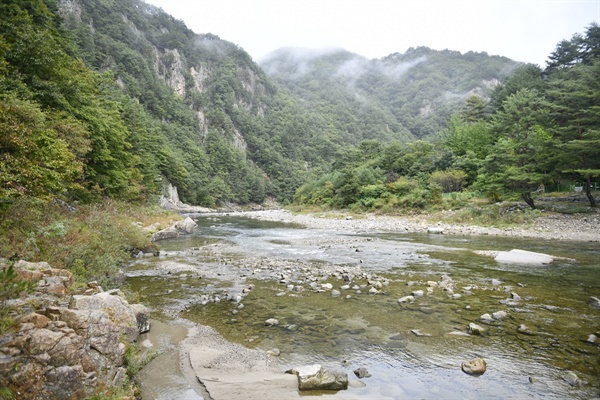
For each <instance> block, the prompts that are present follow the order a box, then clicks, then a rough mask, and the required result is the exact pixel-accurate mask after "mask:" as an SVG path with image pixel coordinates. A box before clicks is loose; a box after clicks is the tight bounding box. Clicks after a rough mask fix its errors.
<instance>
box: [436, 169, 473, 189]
mask: <svg viewBox="0 0 600 400" xmlns="http://www.w3.org/2000/svg"><path fill="white" fill-rule="evenodd" d="M466 178H467V174H466V173H465V172H464V171H459V170H455V169H454V170H453V169H449V170H446V171H435V172H433V173H432V174H431V176H430V177H429V182H430V183H435V184H437V185H439V186H440V187H441V189H442V192H443V193H452V192H460V191H462V188H463V185H464V183H465V179H466Z"/></svg>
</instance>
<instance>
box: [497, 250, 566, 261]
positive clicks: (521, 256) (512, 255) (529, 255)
mask: <svg viewBox="0 0 600 400" xmlns="http://www.w3.org/2000/svg"><path fill="white" fill-rule="evenodd" d="M495 260H496V261H497V262H501V263H512V264H528V265H544V264H550V263H551V262H552V261H554V257H553V256H550V255H548V254H543V253H535V252H533V251H526V250H518V249H513V250H511V251H500V252H498V255H497V256H496V258H495Z"/></svg>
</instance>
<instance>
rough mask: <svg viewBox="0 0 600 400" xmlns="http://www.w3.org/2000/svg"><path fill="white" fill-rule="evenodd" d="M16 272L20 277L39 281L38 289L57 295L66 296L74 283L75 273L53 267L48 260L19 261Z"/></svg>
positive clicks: (30, 280)
mask: <svg viewBox="0 0 600 400" xmlns="http://www.w3.org/2000/svg"><path fill="white" fill-rule="evenodd" d="M14 268H15V272H16V273H17V275H19V278H21V279H24V280H26V281H29V282H37V283H38V286H37V289H36V291H37V292H39V293H44V294H51V295H55V296H59V297H60V296H65V295H66V294H67V291H68V289H69V287H70V286H71V285H72V284H73V274H72V273H71V272H69V271H67V270H66V269H59V268H52V267H51V266H50V265H49V264H48V263H47V262H39V263H31V262H27V261H23V260H20V261H17V262H16V263H15V267H14Z"/></svg>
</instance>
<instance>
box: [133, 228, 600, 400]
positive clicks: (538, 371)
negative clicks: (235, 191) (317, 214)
mask: <svg viewBox="0 0 600 400" xmlns="http://www.w3.org/2000/svg"><path fill="white" fill-rule="evenodd" d="M198 223H199V226H200V229H199V230H198V231H197V232H196V234H195V235H193V236H191V237H185V238H177V239H175V240H170V241H168V242H164V243H161V246H162V247H163V249H164V251H165V252H166V254H167V255H166V256H162V257H160V258H148V259H143V260H141V261H140V262H139V263H138V264H137V265H135V266H133V267H132V268H131V270H130V272H129V274H128V275H129V278H128V282H129V284H130V285H131V286H132V287H133V289H137V290H143V292H142V297H143V298H142V302H145V303H149V304H151V305H152V306H153V307H155V308H158V309H159V310H163V311H164V312H165V316H169V315H171V316H172V315H174V314H176V315H179V316H182V317H184V318H186V319H189V320H191V321H194V322H198V323H201V324H206V325H211V326H213V327H214V328H215V329H217V330H218V331H219V332H220V333H221V334H222V335H223V336H224V337H225V338H227V339H228V340H231V341H235V342H238V343H242V344H244V345H246V346H252V347H259V348H262V349H264V350H270V349H272V348H279V349H280V350H281V356H280V360H281V361H282V363H283V364H285V365H289V366H290V367H293V366H297V365H299V364H305V363H321V364H324V365H327V366H331V367H335V368H337V369H344V370H346V371H347V372H348V373H349V376H353V374H352V371H353V370H354V369H356V368H358V367H365V368H367V369H368V370H369V372H370V373H371V374H372V377H371V378H366V379H363V381H364V382H365V383H366V386H365V387H363V388H351V389H349V391H348V392H346V394H345V395H346V396H348V395H349V394H350V393H352V394H356V395H357V396H358V397H357V398H359V397H362V398H373V399H387V398H389V399H398V398H444V399H446V398H456V399H458V398H460V399H465V398H467V399H469V398H481V397H484V398H501V399H505V398H523V397H533V398H545V399H546V398H549V399H559V398H589V397H590V396H596V395H598V390H599V386H600V348H599V347H598V346H597V345H593V344H590V343H588V342H586V338H587V337H588V336H589V335H590V334H594V333H595V334H596V335H598V336H600V335H599V331H600V311H599V310H594V309H591V308H590V307H589V306H588V305H587V300H588V298H589V297H590V296H599V295H600V249H599V248H598V246H597V243H596V244H594V243H569V242H560V243H557V242H549V241H542V240H531V239H506V238H496V237H486V236H483V237H457V236H444V235H423V234H407V233H402V234H396V233H376V232H374V233H372V234H369V235H365V234H364V233H362V234H360V235H358V234H354V233H349V232H348V233H343V232H325V231H319V230H309V229H300V228H299V227H297V226H289V225H284V224H277V223H264V222H260V221H256V220H250V219H243V218H233V217H218V218H212V217H211V218H199V219H198ZM512 248H520V249H525V250H530V251H537V252H544V253H549V254H552V255H555V256H560V257H565V258H566V260H565V261H559V262H554V263H553V264H552V265H549V266H543V267H534V266H522V265H510V264H498V263H496V262H495V261H494V260H493V258H491V257H488V256H483V255H478V254H475V253H474V252H473V250H510V249H512ZM319 268H323V269H325V270H327V271H329V272H330V271H335V269H336V268H337V269H338V270H340V271H341V272H340V273H339V274H336V273H334V274H331V273H327V274H321V275H319V274H316V273H315V270H316V269H319ZM344 268H348V269H350V268H360V270H361V271H364V274H363V275H356V274H355V275H352V274H350V275H352V276H351V277H350V278H348V276H346V277H344V276H343V275H344V274H343V269H344ZM346 275H348V274H346ZM366 275H369V276H366ZM442 277H444V279H450V280H451V281H452V282H453V288H454V293H455V294H460V296H459V297H457V298H451V297H450V295H449V292H447V291H443V290H442V289H441V288H439V287H434V288H432V289H430V290H431V293H430V294H427V288H428V282H429V281H434V282H436V283H439V282H440V281H441V279H442ZM344 278H345V279H344ZM369 280H371V281H373V280H379V281H381V282H384V283H385V286H384V287H383V288H382V293H380V294H376V295H370V294H368V291H369V286H368V285H367V283H368V281H369ZM311 283H316V284H318V285H321V284H323V283H331V284H332V285H333V288H334V289H335V290H339V291H340V294H339V295H338V296H332V292H331V291H330V290H325V291H323V292H315V291H314V290H312V289H311V287H310V284H311ZM251 285H253V286H254V289H253V290H252V291H251V292H250V293H249V294H248V295H247V296H245V297H244V298H243V301H242V303H241V304H243V307H240V304H239V303H238V302H236V301H227V296H228V295H229V294H233V295H235V293H241V290H242V288H243V287H249V286H251ZM288 285H291V286H290V287H288ZM344 285H348V286H350V289H346V290H343V289H340V288H342V287H343V286H344ZM298 286H301V287H302V288H301V289H300V288H298ZM318 287H320V286H318ZM352 287H354V289H352ZM292 288H293V289H292ZM302 289H303V290H302ZM413 290H423V291H424V292H425V295H424V296H423V297H417V298H416V299H415V301H414V302H413V303H407V304H399V303H398V301H397V300H398V299H399V298H400V297H403V296H407V295H410V294H411V293H412V291H413ZM513 293H515V294H516V295H517V297H516V300H515V298H514V295H513ZM214 296H217V297H219V300H222V301H218V302H210V303H208V304H204V305H203V304H202V303H206V302H208V301H207V300H206V299H207V298H209V299H212V300H213V301H214ZM455 297H456V296H455ZM519 298H520V299H519ZM165 310H166V311H165ZM169 311H170V313H169ZM497 311H506V312H507V316H506V317H505V318H502V319H497V320H493V321H490V322H488V323H487V324H484V323H483V322H480V321H479V319H480V316H481V315H483V314H486V313H488V314H492V313H494V312H497ZM269 318H277V319H278V321H279V325H277V326H272V327H267V326H265V325H264V321H265V320H266V319H269ZM471 322H475V323H478V324H480V325H482V326H484V327H485V328H486V332H485V333H484V335H482V336H475V335H473V336H464V334H465V333H466V332H467V326H468V324H469V323H471ZM521 325H526V328H527V329H526V330H525V329H522V330H523V331H524V332H519V331H518V328H519V327H520V326H521ZM415 329H417V330H419V331H420V332H421V333H424V334H426V335H427V336H416V335H415V334H413V333H412V332H411V330H415ZM474 357H483V358H484V359H485V360H486V362H487V365H488V370H487V372H486V373H485V374H484V375H482V376H480V377H477V378H475V377H472V376H468V375H466V374H464V373H462V372H461V371H460V363H461V361H464V360H467V359H471V358H474ZM566 371H573V372H575V373H576V374H577V375H578V376H579V377H580V378H581V379H582V380H584V381H587V384H585V385H582V386H579V387H571V386H570V385H569V384H568V383H567V382H565V381H564V380H563V379H562V376H563V375H564V373H565V372H566ZM532 382H533V383H532ZM340 396H341V397H340ZM343 396H344V393H338V394H337V395H333V396H332V397H333V398H337V397H340V398H343ZM353 398H354V397H353Z"/></svg>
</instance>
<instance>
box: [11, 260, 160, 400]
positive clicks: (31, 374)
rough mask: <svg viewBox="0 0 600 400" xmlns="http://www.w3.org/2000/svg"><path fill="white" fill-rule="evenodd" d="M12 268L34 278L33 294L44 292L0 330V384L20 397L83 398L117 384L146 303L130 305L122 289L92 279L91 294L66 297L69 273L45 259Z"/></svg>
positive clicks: (144, 322) (142, 324) (143, 324)
mask: <svg viewBox="0 0 600 400" xmlns="http://www.w3.org/2000/svg"><path fill="white" fill-rule="evenodd" d="M15 270H16V272H17V273H18V274H19V276H21V277H25V278H26V279H29V280H32V281H34V280H37V282H38V286H37V293H36V295H35V296H38V300H39V295H43V296H46V297H44V304H45V305H44V306H41V307H40V308H39V309H36V310H35V311H34V312H31V313H29V314H27V315H24V316H21V317H20V318H18V319H17V321H16V322H17V323H16V325H15V326H14V327H13V328H12V329H11V330H9V331H8V332H7V333H5V334H3V335H0V387H3V388H7V389H8V390H10V391H11V392H12V393H13V394H15V395H16V397H17V398H19V399H40V398H51V399H54V398H56V399H63V398H64V399H66V398H68V399H83V398H87V397H89V396H90V395H91V394H93V393H94V392H95V391H96V389H97V388H99V387H108V386H119V385H121V384H122V383H123V382H124V381H125V379H126V368H125V365H124V362H125V349H126V343H127V342H133V341H135V340H136V339H137V338H138V336H139V333H140V331H143V330H147V329H148V328H149V326H148V310H147V309H146V307H144V306H142V305H133V306H132V305H129V304H128V303H127V301H126V300H125V299H124V298H123V297H121V295H122V294H121V293H120V292H118V291H114V292H104V291H102V288H100V287H99V286H98V285H97V284H95V283H90V285H89V288H88V289H90V290H89V291H90V293H92V294H91V295H76V296H72V297H71V298H70V300H69V298H68V297H65V294H66V292H67V291H68V290H69V287H70V286H71V284H72V282H73V276H72V275H71V273H70V272H69V271H66V270H60V269H54V268H51V267H50V266H49V265H48V264H47V263H27V262H23V261H20V262H17V263H16V269H15ZM48 294H51V295H52V296H54V297H55V298H54V300H55V301H54V302H51V301H49V298H48V297H47V296H48ZM66 304H69V305H68V307H67V306H66ZM123 341H125V342H123Z"/></svg>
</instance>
